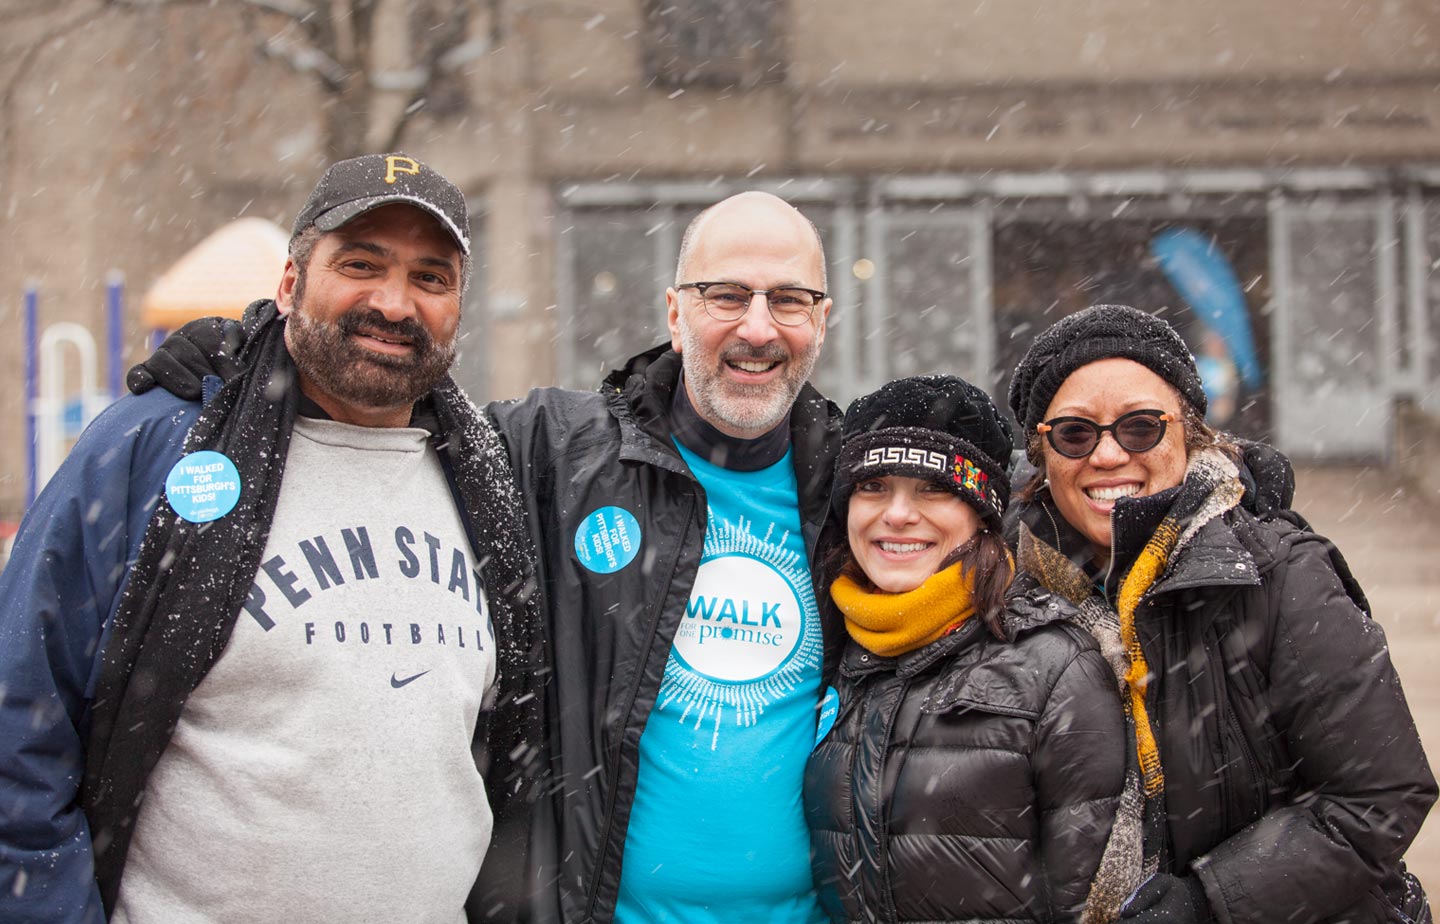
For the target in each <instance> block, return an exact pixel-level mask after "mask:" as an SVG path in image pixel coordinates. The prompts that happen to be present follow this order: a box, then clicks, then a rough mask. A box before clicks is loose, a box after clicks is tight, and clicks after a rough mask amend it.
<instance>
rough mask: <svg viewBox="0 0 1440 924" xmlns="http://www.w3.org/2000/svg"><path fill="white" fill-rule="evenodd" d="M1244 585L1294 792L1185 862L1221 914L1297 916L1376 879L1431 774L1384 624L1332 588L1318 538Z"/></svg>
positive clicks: (1302, 540)
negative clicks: (1263, 640)
mask: <svg viewBox="0 0 1440 924" xmlns="http://www.w3.org/2000/svg"><path fill="white" fill-rule="evenodd" d="M1255 593H1257V594H1263V603H1264V605H1266V606H1268V607H1269V608H1270V614H1271V619H1272V624H1273V626H1274V633H1273V638H1272V640H1271V651H1270V677H1269V684H1270V686H1269V691H1268V697H1269V704H1270V707H1271V710H1272V721H1273V724H1274V727H1275V728H1276V729H1277V731H1278V732H1279V734H1280V735H1281V737H1282V739H1283V742H1284V744H1285V747H1286V749H1287V751H1288V753H1289V757H1290V759H1291V760H1292V761H1293V762H1294V766H1295V773H1296V775H1297V777H1298V782H1299V785H1298V787H1297V789H1298V793H1297V795H1295V796H1294V798H1293V799H1291V800H1290V801H1287V802H1284V803H1280V804H1277V805H1276V806H1274V807H1273V808H1272V809H1270V810H1269V811H1268V812H1266V813H1265V814H1264V815H1263V816H1261V817H1260V818H1259V819H1257V820H1256V821H1255V822H1254V823H1252V824H1250V825H1249V826H1247V827H1246V828H1244V829H1242V830H1241V831H1240V832H1238V833H1236V834H1235V835H1233V836H1231V837H1229V838H1228V839H1226V840H1225V841H1223V842H1221V843H1220V844H1219V845H1218V846H1217V847H1215V848H1214V849H1213V850H1211V851H1210V852H1209V853H1208V854H1207V855H1205V856H1202V857H1199V858H1197V859H1196V860H1195V861H1194V863H1193V864H1192V865H1193V868H1194V869H1195V871H1196V872H1197V873H1198V874H1199V876H1200V877H1201V880H1202V881H1203V883H1204V885H1205V888H1206V894H1207V896H1208V897H1209V899H1210V903H1211V905H1212V907H1213V908H1214V909H1215V911H1216V914H1217V917H1218V918H1219V920H1220V921H1222V922H1223V924H1251V922H1253V924H1262V922H1272V921H1281V920H1283V921H1289V922H1293V924H1305V922H1313V921H1319V920H1321V919H1324V918H1327V917H1330V916H1333V915H1336V914H1338V913H1340V912H1342V911H1344V910H1346V909H1347V908H1350V907H1351V906H1352V905H1354V904H1356V903H1357V902H1359V901H1360V900H1361V899H1362V898H1363V897H1364V896H1365V894H1366V893H1367V892H1368V891H1369V890H1371V889H1372V888H1373V887H1375V886H1376V885H1377V884H1378V883H1379V881H1380V879H1381V877H1382V876H1383V875H1384V874H1385V873H1386V872H1387V871H1388V870H1390V869H1392V868H1393V866H1394V864H1395V862H1396V861H1397V860H1398V859H1399V858H1400V856H1401V855H1402V854H1403V853H1404V851H1405V849H1406V848H1407V847H1408V846H1409V845H1410V842H1411V840H1413V839H1414V837H1415V835H1416V833H1417V832H1418V831H1419V829H1420V824H1421V822H1422V821H1424V819H1425V814H1426V812H1427V810H1428V809H1429V807H1430V805H1431V804H1432V803H1433V802H1434V801H1435V796H1436V784H1435V778H1434V776H1433V775H1432V774H1431V772H1430V767H1429V764H1428V763H1427V761H1426V759H1425V753H1424V751H1423V749H1422V748H1421V745H1420V738H1419V735H1418V733H1417V731H1416V728H1415V723H1414V720H1413V719H1412V718H1411V715H1410V709H1409V706H1408V705H1407V704H1406V702H1405V695H1404V693H1403V692H1402V690H1401V689H1400V681H1399V679H1398V678H1397V677H1396V675H1395V669H1394V667H1393V666H1392V665H1391V662H1390V655H1389V651H1388V649H1387V647H1386V643H1385V635H1384V632H1383V631H1382V630H1381V628H1380V626H1379V625H1378V624H1377V623H1375V622H1373V621H1372V620H1370V619H1369V618H1367V617H1366V616H1365V615H1364V614H1363V613H1362V612H1361V611H1360V610H1359V609H1358V608H1357V607H1356V606H1355V604H1354V602H1353V601H1352V599H1351V598H1350V597H1349V596H1348V595H1347V594H1346V592H1345V590H1344V587H1343V585H1342V583H1341V581H1340V579H1339V577H1338V576H1337V575H1336V573H1335V570H1334V568H1333V567H1332V565H1331V563H1330V557H1329V553H1328V545H1327V543H1326V542H1325V540H1323V539H1321V538H1320V537H1318V536H1315V535H1313V534H1310V533H1302V534H1300V535H1298V536H1297V537H1295V540H1294V541H1293V542H1292V543H1291V544H1290V545H1289V548H1288V552H1287V553H1286V554H1285V555H1284V556H1283V558H1282V560H1281V561H1280V563H1279V564H1278V565H1277V567H1276V568H1275V569H1274V571H1272V572H1271V574H1270V577H1269V580H1268V582H1267V584H1266V585H1265V587H1264V588H1262V589H1258V590H1257V591H1255Z"/></svg>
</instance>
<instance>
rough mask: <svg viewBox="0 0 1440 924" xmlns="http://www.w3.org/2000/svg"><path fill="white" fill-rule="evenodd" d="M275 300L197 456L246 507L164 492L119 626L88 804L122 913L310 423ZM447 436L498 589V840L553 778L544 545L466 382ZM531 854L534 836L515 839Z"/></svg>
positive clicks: (444, 386)
mask: <svg viewBox="0 0 1440 924" xmlns="http://www.w3.org/2000/svg"><path fill="white" fill-rule="evenodd" d="M284 331H285V325H284V322H283V321H282V320H281V319H279V318H278V317H277V314H276V311H275V306H274V303H273V302H257V303H255V304H254V305H251V306H250V308H249V309H247V311H246V323H245V334H246V342H245V343H244V345H243V347H242V348H241V351H240V353H239V363H240V365H241V366H242V367H244V371H243V372H241V373H240V374H239V375H237V376H235V377H234V378H232V379H231V380H230V381H229V382H228V383H226V384H225V385H224V387H223V388H221V389H220V391H219V392H218V394H216V395H215V396H214V398H213V399H212V400H211V401H210V402H209V403H208V404H207V405H206V406H205V408H204V410H203V411H202V412H201V413H200V416H199V418H198V419H197V420H196V421H195V424H194V426H193V427H191V429H190V432H189V434H188V435H187V436H186V439H185V445H184V450H183V451H184V452H185V453H187V454H188V453H192V452H197V451H199V450H202V449H209V450H215V451H217V452H222V453H224V454H225V455H226V456H228V457H229V459H230V460H231V461H232V462H234V463H235V467H236V468H237V469H238V470H239V473H240V483H241V492H240V499H239V502H238V503H237V504H236V506H235V509H234V510H232V511H231V512H230V513H229V514H227V515H226V516H224V517H221V518H220V519H218V520H215V521H212V522H209V523H191V522H189V521H187V520H183V519H181V518H180V517H178V516H177V515H176V513H175V511H174V509H173V508H171V506H170V505H169V504H168V503H164V502H162V503H160V504H159V505H158V506H157V507H156V509H155V513H154V515H153V516H152V517H151V519H150V524H149V526H148V527H147V529H146V532H145V537H144V540H143V541H142V543H141V546H140V551H139V554H138V557H137V558H136V561H135V564H134V565H133V566H132V568H131V570H130V575H129V580H128V581H127V583H126V585H125V590H124V593H123V595H122V597H121V602H120V607H119V609H118V611H117V613H116V616H115V620H114V624H113V626H112V627H111V630H110V637H109V642H108V643H107V645H106V648H105V652H104V655H103V658H102V660H101V664H100V668H99V678H98V680H97V687H96V691H95V698H94V700H93V702H92V705H91V719H90V733H89V737H88V740H87V742H86V752H85V760H86V766H85V779H84V782H83V786H82V790H81V801H82V803H83V805H84V808H85V814H86V816H87V818H88V820H89V822H90V832H91V838H92V842H93V847H94V853H95V878H96V880H97V881H98V883H99V885H100V896H101V899H102V900H103V902H104V904H105V911H106V914H107V916H108V915H109V913H110V912H111V911H113V910H114V907H115V900H116V898H117V896H118V895H119V890H120V879H121V876H122V874H123V873H124V868H125V858H126V854H127V852H128V850H129V845H130V838H131V836H132V834H133V833H134V830H135V821H136V819H137V817H138V816H139V813H140V804H141V801H142V800H143V798H144V795H145V784H146V780H147V779H148V777H149V775H150V772H151V771H152V770H153V769H154V768H155V765H156V764H157V763H158V762H159V760H160V755H161V754H162V753H163V752H164V751H165V748H166V746H167V745H168V744H169V741H170V737H171V735H172V734H173V732H174V730H175V726H176V723H177V722H178V721H179V717H180V713H181V711H182V710H183V709H184V706H185V701H186V699H187V698H188V697H189V695H190V693H191V692H192V691H193V690H194V689H195V688H196V687H197V686H198V685H199V684H200V682H201V681H202V680H203V679H204V678H205V675H206V673H208V672H209V670H210V668H211V666H212V665H213V664H214V663H215V660H216V659H217V658H218V657H219V656H220V653H221V652H222V651H223V650H224V649H225V644H226V642H227V641H228V640H229V638H230V633H231V631H232V630H233V628H234V626H235V619H236V617H237V615H238V614H239V612H240V607H241V604H243V603H244V602H245V599H246V597H247V596H248V594H249V591H250V586H251V585H252V584H253V583H254V580H255V574H256V572H257V571H258V569H259V566H260V557H261V555H262V554H263V552H264V550H265V543H266V540H267V539H268V537H269V534H270V524H271V520H272V519H273V517H274V514H275V505H276V502H277V500H278V498H279V494H280V483H281V479H282V477H283V475H284V471H285V460H286V456H287V454H288V451H289V447H290V435H291V432H292V430H293V427H294V424H295V415H296V408H297V404H298V401H297V396H298V392H299V389H298V387H297V385H296V378H295V366H294V363H293V361H292V360H291V358H290V354H289V352H288V351H287V350H286V348H285V341H284ZM431 398H432V400H433V403H434V406H435V412H436V416H437V417H438V418H439V431H440V432H439V436H438V437H437V438H436V439H435V440H434V441H432V445H434V446H435V447H436V448H437V450H438V451H439V452H440V456H441V462H442V464H443V465H444V466H445V467H446V469H447V471H448V472H449V474H450V475H451V477H452V480H453V481H454V483H455V485H456V487H457V488H458V491H459V494H460V497H461V499H462V501H463V504H464V510H463V511H462V514H463V515H462V520H463V521H464V522H465V524H466V528H467V532H468V533H469V537H470V542H471V545H472V546H473V547H474V550H475V554H476V560H477V562H478V563H479V565H480V568H481V569H482V571H483V573H484V577H485V583H486V588H487V591H488V593H489V595H490V602H491V618H492V621H493V625H494V630H495V638H496V645H497V650H496V657H497V660H498V665H497V666H498V677H499V679H498V681H497V684H498V690H497V692H498V694H499V697H498V702H497V705H496V708H495V712H494V714H493V716H492V718H491V720H490V723H489V734H490V747H489V749H488V753H489V755H490V762H489V766H488V773H487V786H488V788H489V791H490V793H491V796H492V801H493V802H494V804H495V806H496V808H495V840H494V843H493V844H492V847H491V849H492V851H493V850H496V849H499V848H501V844H502V843H503V842H505V841H506V840H507V838H508V839H514V838H519V837H521V836H522V835H521V834H520V832H521V831H522V830H523V827H524V825H525V822H526V820H525V818H523V817H514V816H517V815H518V814H519V813H520V812H524V811H525V810H526V809H525V805H524V802H525V800H524V799H523V798H506V799H500V798H494V797H496V796H498V795H500V794H501V793H502V792H507V791H508V792H509V793H515V792H518V791H520V790H522V789H524V788H525V787H526V785H527V783H528V782H529V781H532V780H533V778H534V774H536V773H538V772H539V770H538V769H537V764H536V757H537V756H538V755H537V751H538V749H537V748H536V747H535V741H538V727H539V708H540V698H539V696H537V695H536V691H535V690H532V689H529V684H530V683H532V682H533V678H534V674H535V670H534V665H535V664H537V663H541V662H542V657H543V655H542V653H541V649H540V647H539V644H540V643H539V642H537V641H533V640H532V637H531V631H532V630H531V627H532V626H535V625H538V622H539V610H538V607H539V595H538V594H536V593H535V590H536V582H535V576H534V565H533V561H534V554H533V552H532V551H531V546H530V540H529V537H528V535H527V534H526V532H525V529H524V523H525V517H524V513H523V509H522V508H521V506H520V500H519V494H518V492H517V490H516V488H515V482H514V478H513V476H512V475H511V472H510V467H509V464H508V462H507V460H506V456H505V452H504V448H503V447H502V446H501V444H500V440H499V437H498V435H497V434H496V433H495V430H494V428H493V427H492V426H491V425H490V424H489V423H488V421H486V420H485V419H484V418H483V417H482V416H481V415H480V413H479V412H478V411H477V410H476V409H475V406H474V405H473V404H471V403H470V401H469V399H468V398H466V397H465V394H464V393H463V392H462V391H460V389H459V388H458V387H457V386H456V385H455V383H454V382H453V381H451V380H450V379H449V378H446V379H445V380H444V381H443V382H442V383H440V384H439V385H438V386H436V388H435V389H434V390H433V391H432V392H431ZM516 845H519V849H518V850H517V852H520V850H523V841H516V842H515V844H514V845H510V849H512V850H516Z"/></svg>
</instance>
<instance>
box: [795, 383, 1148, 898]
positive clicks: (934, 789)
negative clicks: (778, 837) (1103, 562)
mask: <svg viewBox="0 0 1440 924" xmlns="http://www.w3.org/2000/svg"><path fill="white" fill-rule="evenodd" d="M1011 446H1012V443H1011V435H1010V427H1009V424H1008V423H1007V422H1006V421H1005V419H1004V418H1003V417H1002V416H1001V414H1000V413H999V411H998V410H997V409H996V408H995V405H994V404H993V403H992V402H991V400H990V398H989V396H988V395H986V394H985V393H984V392H983V391H981V390H980V389H978V388H976V387H975V386H973V385H970V384H969V383H967V382H964V381H962V380H960V379H957V378H953V377H949V376H927V377H920V378H910V379H903V380H901V381H898V382H892V383H890V384H889V385H886V386H885V387H883V388H881V389H880V390H879V391H877V392H875V393H874V394H871V395H867V396H865V397H863V398H860V399H859V400H857V401H856V402H855V403H854V404H852V405H851V406H850V409H849V411H848V412H847V413H846V415H845V421H844V427H843V445H842V449H841V453H840V458H839V461H838V465H837V468H836V473H835V482H834V489H833V493H832V503H833V506H834V508H835V512H836V514H837V516H838V518H839V520H840V521H841V522H842V523H844V524H845V526H846V533H847V537H848V538H847V541H845V542H840V543H838V544H836V545H834V546H833V547H832V548H830V549H829V550H828V552H822V555H821V574H822V576H823V579H825V580H828V581H829V582H830V583H829V586H830V598H831V601H830V602H831V604H832V605H834V606H836V607H838V609H839V610H840V612H841V614H842V615H843V617H844V622H845V625H846V627H847V629H848V631H849V634H850V642H849V645H848V647H847V649H846V651H845V653H844V655H843V657H842V660H841V666H840V669H839V672H838V676H837V678H836V680H835V687H833V688H832V689H831V690H830V691H829V693H828V695H827V697H826V701H825V703H823V704H822V711H821V717H820V729H819V737H820V742H819V744H817V746H816V748H815V751H814V752H813V754H812V755H811V758H810V762H809V766H808V768H807V771H806V776H805V802H806V814H807V818H808V821H809V823H810V829H811V836H812V844H813V851H812V856H813V865H814V871H815V882H816V886H817V888H818V889H819V890H820V894H821V899H822V902H823V903H824V905H825V907H826V909H827V911H828V912H829V914H830V916H831V918H832V919H833V920H835V921H837V922H838V921H847V922H848V921H932V922H933V921H986V920H994V921H1007V922H1014V921H1045V922H1052V921H1080V920H1087V921H1088V920H1106V919H1107V917H1106V916H1105V915H1103V914H1099V913H1098V909H1099V907H1100V906H1099V905H1098V904H1097V905H1095V906H1094V909H1090V910H1087V899H1088V898H1089V895H1090V887H1091V882H1092V880H1093V879H1094V877H1095V873H1096V870H1097V868H1098V867H1099V866H1100V865H1101V858H1102V854H1103V853H1104V852H1105V849H1106V844H1107V841H1108V838H1109V835H1110V828H1111V819H1112V818H1113V817H1114V816H1115V813H1116V810H1117V804H1118V796H1119V794H1120V791H1121V787H1122V784H1123V780H1124V772H1125V754H1124V749H1123V748H1121V747H1119V746H1118V745H1117V742H1118V741H1120V740H1122V737H1123V735H1124V720H1123V713H1122V710H1121V706H1120V702H1119V698H1118V696H1117V694H1116V688H1115V682H1114V678H1113V676H1112V674H1111V672H1110V668H1109V666H1108V665H1107V664H1106V662H1105V660H1104V658H1103V656H1102V655H1101V653H1100V651H1099V648H1098V646H1097V645H1096V643H1095V641H1094V640H1093V639H1092V638H1091V637H1090V635H1089V634H1088V633H1086V632H1085V631H1084V630H1082V629H1080V628H1078V627H1076V626H1074V625H1072V624H1070V620H1072V619H1073V618H1074V617H1075V615H1076V611H1075V609H1074V608H1073V607H1071V606H1070V605H1069V604H1067V603H1065V602H1064V601H1062V600H1060V599H1059V598H1058V597H1056V596H1055V595H1053V594H1051V593H1049V592H1046V591H1043V590H1041V589H1039V588H1037V587H1035V586H1033V585H1032V586H1031V588H1030V591H1031V592H1029V593H1024V592H1021V593H1015V592H1013V591H1012V589H1011V586H1010V585H1011V577H1012V565H1011V558H1010V555H1009V552H1008V551H1007V549H1006V547H1005V544H1004V541H1003V539H1002V538H1001V536H1000V534H999V528H1000V522H1001V517H1002V515H1003V514H1004V511H1005V507H1006V504H1007V503H1008V501H1009V497H1010V484H1009V480H1008V479H1007V478H1006V475H1005V466H1006V464H1007V462H1008V461H1009V458H1010V452H1011ZM1120 898H1123V896H1120ZM1118 906H1119V898H1117V899H1115V900H1114V901H1113V903H1112V906H1111V908H1110V912H1111V913H1110V915H1109V916H1110V917H1113V913H1114V912H1115V910H1117V909H1118Z"/></svg>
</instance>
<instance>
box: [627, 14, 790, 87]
mask: <svg viewBox="0 0 1440 924" xmlns="http://www.w3.org/2000/svg"><path fill="white" fill-rule="evenodd" d="M642 9H643V13H644V17H645V26H644V36H645V41H644V43H643V48H644V55H645V60H644V69H645V73H646V74H647V75H649V76H650V77H651V78H652V79H653V80H654V81H655V82H656V83H657V84H659V85H660V86H662V87H692V86H698V87H715V88H726V87H735V88H738V89H750V88H753V87H758V86H763V85H765V84H774V83H782V82H784V80H785V69H786V68H785V57H786V50H785V41H784V37H783V35H782V34H781V27H782V22H783V16H782V15H781V13H782V8H781V2H780V0H644V3H643V5H642Z"/></svg>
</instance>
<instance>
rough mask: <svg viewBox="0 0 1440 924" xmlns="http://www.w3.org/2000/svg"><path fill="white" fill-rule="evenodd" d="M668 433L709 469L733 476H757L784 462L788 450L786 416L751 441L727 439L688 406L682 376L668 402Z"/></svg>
mask: <svg viewBox="0 0 1440 924" xmlns="http://www.w3.org/2000/svg"><path fill="white" fill-rule="evenodd" d="M670 430H671V432H672V433H673V434H674V436H675V439H677V440H679V441H680V444H681V445H682V446H684V447H685V448H686V449H688V450H690V451H691V452H693V453H695V454H696V455H697V456H699V457H700V458H702V459H704V460H705V461H707V462H709V463H710V464H711V465H718V466H720V467H721V468H728V469H730V470H731V471H733V472H758V471H759V470H760V469H762V468H768V467H770V466H772V465H774V464H775V463H776V462H779V461H780V460H781V459H782V458H784V456H785V453H786V451H787V450H789V448H790V414H789V412H786V414H785V419H784V420H781V421H780V422H779V423H778V424H776V425H775V427H774V429H772V430H770V432H768V433H766V434H764V435H763V436H757V437H756V438H755V439H753V440H746V439H741V438H739V437H737V436H727V435H726V434H724V433H721V432H720V431H719V430H717V429H716V428H715V427H714V425H712V424H711V423H709V422H708V421H706V420H705V419H704V418H703V417H701V416H700V412H699V411H697V410H695V406H694V405H693V404H691V403H690V395H689V392H688V391H687V390H686V388H685V375H684V373H681V375H680V380H679V381H678V382H677V383H676V384H675V395H674V397H672V398H671V399H670Z"/></svg>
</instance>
